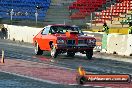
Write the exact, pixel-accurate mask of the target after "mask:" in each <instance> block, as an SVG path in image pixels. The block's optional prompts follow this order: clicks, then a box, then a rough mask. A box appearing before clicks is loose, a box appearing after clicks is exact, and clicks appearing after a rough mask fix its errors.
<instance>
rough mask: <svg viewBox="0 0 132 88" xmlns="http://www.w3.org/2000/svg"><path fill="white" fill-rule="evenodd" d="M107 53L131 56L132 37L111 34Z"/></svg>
mask: <svg viewBox="0 0 132 88" xmlns="http://www.w3.org/2000/svg"><path fill="white" fill-rule="evenodd" d="M107 53H116V54H118V55H124V56H130V55H131V54H132V35H120V34H109V35H108V39H107Z"/></svg>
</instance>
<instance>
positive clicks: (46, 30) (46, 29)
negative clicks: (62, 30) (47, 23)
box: [41, 27, 50, 35]
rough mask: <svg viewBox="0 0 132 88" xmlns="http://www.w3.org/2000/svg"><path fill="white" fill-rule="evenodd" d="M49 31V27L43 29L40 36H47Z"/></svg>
mask: <svg viewBox="0 0 132 88" xmlns="http://www.w3.org/2000/svg"><path fill="white" fill-rule="evenodd" d="M49 30H50V27H45V28H44V29H43V31H42V33H41V34H42V35H47V34H49Z"/></svg>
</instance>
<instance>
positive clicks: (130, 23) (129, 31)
mask: <svg viewBox="0 0 132 88" xmlns="http://www.w3.org/2000/svg"><path fill="white" fill-rule="evenodd" d="M128 33H129V34H132V22H129V29H128Z"/></svg>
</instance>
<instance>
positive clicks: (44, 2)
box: [0, 0, 51, 20]
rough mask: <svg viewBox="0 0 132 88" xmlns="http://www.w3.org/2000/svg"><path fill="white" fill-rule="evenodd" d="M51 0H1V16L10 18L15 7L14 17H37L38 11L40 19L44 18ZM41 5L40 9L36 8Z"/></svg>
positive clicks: (30, 18) (28, 18)
mask: <svg viewBox="0 0 132 88" xmlns="http://www.w3.org/2000/svg"><path fill="white" fill-rule="evenodd" d="M50 3H51V0H1V1H0V16H1V17H2V18H5V19H7V18H10V11H11V9H13V11H14V15H13V18H14V19H20V20H22V19H26V20H32V19H35V12H36V10H37V12H38V14H39V15H38V20H44V18H45V14H46V11H47V9H48V8H49V6H50ZM36 6H39V7H40V9H36Z"/></svg>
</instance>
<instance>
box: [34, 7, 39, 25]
mask: <svg viewBox="0 0 132 88" xmlns="http://www.w3.org/2000/svg"><path fill="white" fill-rule="evenodd" d="M35 18H36V25H37V22H38V11H37V9H36V13H35Z"/></svg>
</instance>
